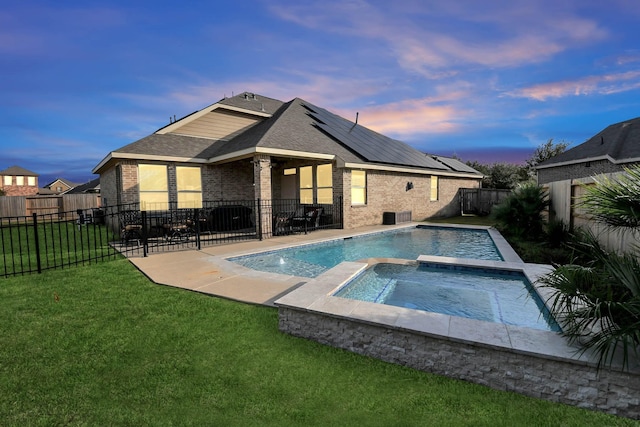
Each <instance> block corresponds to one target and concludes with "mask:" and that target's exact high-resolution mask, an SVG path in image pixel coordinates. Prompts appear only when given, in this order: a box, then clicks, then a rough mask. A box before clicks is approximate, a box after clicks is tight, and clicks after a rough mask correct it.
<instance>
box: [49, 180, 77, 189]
mask: <svg viewBox="0 0 640 427" xmlns="http://www.w3.org/2000/svg"><path fill="white" fill-rule="evenodd" d="M56 182H60V183H62V184H64V185H66V186H67V187H69V188H74V187H76V186H78V185H80V184H78V183H75V182H71V181H69V180H68V179H64V178H56V179H55V180H53V181H51V182H50V183H49V184H47V185H45V186H44V187H45V188H51V187H53V186H54V185H55V183H56Z"/></svg>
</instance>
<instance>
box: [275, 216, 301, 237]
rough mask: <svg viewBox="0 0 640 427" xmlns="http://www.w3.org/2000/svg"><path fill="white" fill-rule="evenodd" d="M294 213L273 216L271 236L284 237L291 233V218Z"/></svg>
mask: <svg viewBox="0 0 640 427" xmlns="http://www.w3.org/2000/svg"><path fill="white" fill-rule="evenodd" d="M295 213H296V212H295V211H291V212H278V213H277V214H275V215H274V216H273V235H274V236H284V235H286V234H291V233H292V232H293V217H294V215H295Z"/></svg>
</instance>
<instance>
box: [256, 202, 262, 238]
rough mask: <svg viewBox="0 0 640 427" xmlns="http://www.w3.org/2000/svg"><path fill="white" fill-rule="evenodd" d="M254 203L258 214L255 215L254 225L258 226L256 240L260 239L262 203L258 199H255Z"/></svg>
mask: <svg viewBox="0 0 640 427" xmlns="http://www.w3.org/2000/svg"><path fill="white" fill-rule="evenodd" d="M256 204H257V205H258V206H257V209H256V210H257V211H258V214H257V215H256V227H257V228H258V229H257V232H258V240H262V209H261V208H262V203H260V199H257V200H256Z"/></svg>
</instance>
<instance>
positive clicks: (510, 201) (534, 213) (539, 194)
mask: <svg viewBox="0 0 640 427" xmlns="http://www.w3.org/2000/svg"><path fill="white" fill-rule="evenodd" d="M547 206H549V199H548V197H547V193H546V191H545V190H544V189H543V188H542V187H539V186H537V185H535V184H524V185H521V186H520V187H518V188H516V189H515V190H514V191H513V194H511V195H510V196H509V197H507V198H506V199H505V200H503V201H502V203H500V204H499V205H496V206H494V208H493V210H492V212H491V215H492V216H493V218H494V219H495V220H496V221H498V223H499V224H500V228H501V229H502V231H504V232H506V233H507V234H508V235H510V236H513V237H522V236H524V235H527V236H529V237H530V238H533V239H538V238H540V237H541V236H542V235H543V230H544V218H543V217H542V213H543V212H544V210H545V209H546V208H547Z"/></svg>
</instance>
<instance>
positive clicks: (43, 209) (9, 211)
mask: <svg viewBox="0 0 640 427" xmlns="http://www.w3.org/2000/svg"><path fill="white" fill-rule="evenodd" d="M98 207H100V195H99V194H95V193H93V194H63V195H61V196H3V197H0V217H2V218H7V217H19V216H31V215H33V214H37V215H45V214H49V215H53V214H58V215H59V216H60V218H59V219H67V218H66V216H68V215H69V214H68V212H76V211H77V210H78V209H83V210H84V209H93V208H98Z"/></svg>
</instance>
